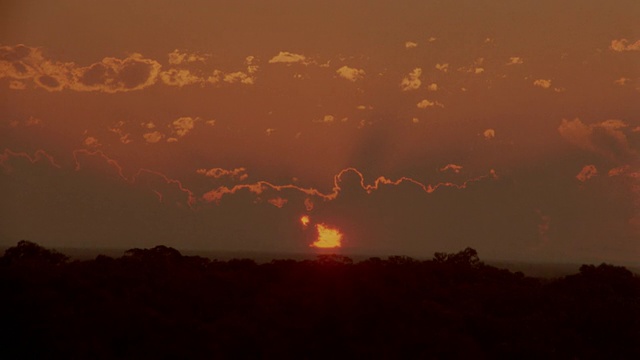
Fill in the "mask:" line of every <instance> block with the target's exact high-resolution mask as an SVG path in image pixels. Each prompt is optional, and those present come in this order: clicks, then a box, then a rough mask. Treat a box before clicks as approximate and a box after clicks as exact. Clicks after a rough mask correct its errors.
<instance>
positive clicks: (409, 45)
mask: <svg viewBox="0 0 640 360" xmlns="http://www.w3.org/2000/svg"><path fill="white" fill-rule="evenodd" d="M404 47H405V48H407V49H413V48H417V47H418V43H415V42H413V41H407V42H405V43H404Z"/></svg>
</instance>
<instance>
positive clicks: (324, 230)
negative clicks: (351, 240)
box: [309, 224, 343, 249]
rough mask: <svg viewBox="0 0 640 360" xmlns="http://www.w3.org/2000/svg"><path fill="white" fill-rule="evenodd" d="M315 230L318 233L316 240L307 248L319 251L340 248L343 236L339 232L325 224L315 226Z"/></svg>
mask: <svg viewBox="0 0 640 360" xmlns="http://www.w3.org/2000/svg"><path fill="white" fill-rule="evenodd" d="M316 230H317V231H318V238H317V239H316V241H314V242H313V243H312V244H311V245H309V246H311V247H315V248H319V249H333V248H339V247H342V236H343V235H342V233H341V232H340V230H338V229H335V228H332V227H329V226H327V225H325V224H316Z"/></svg>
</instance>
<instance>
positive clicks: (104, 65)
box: [68, 53, 161, 93]
mask: <svg viewBox="0 0 640 360" xmlns="http://www.w3.org/2000/svg"><path fill="white" fill-rule="evenodd" d="M160 68H161V65H160V64H159V63H158V62H157V61H155V60H151V59H146V58H144V57H143V56H142V55H141V54H138V53H134V54H132V55H129V56H128V57H126V58H125V59H117V58H113V57H106V58H104V59H102V61H100V62H98V63H95V64H92V65H90V66H87V67H81V68H75V69H73V70H72V73H73V76H74V79H75V81H74V82H72V83H71V84H70V85H68V86H69V87H70V88H71V89H73V90H78V91H103V92H107V93H116V92H126V91H133V90H141V89H144V88H146V87H148V86H151V85H153V84H155V83H156V81H157V79H158V76H159V74H160Z"/></svg>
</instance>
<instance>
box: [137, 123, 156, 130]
mask: <svg viewBox="0 0 640 360" xmlns="http://www.w3.org/2000/svg"><path fill="white" fill-rule="evenodd" d="M140 125H141V126H142V127H144V128H145V129H155V128H156V124H154V123H153V121H149V122H146V123H145V122H143V123H142V124H140Z"/></svg>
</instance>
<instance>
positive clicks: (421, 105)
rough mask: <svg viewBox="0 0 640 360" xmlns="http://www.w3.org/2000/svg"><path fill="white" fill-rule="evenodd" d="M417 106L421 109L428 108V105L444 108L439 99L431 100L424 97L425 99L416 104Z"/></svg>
mask: <svg viewBox="0 0 640 360" xmlns="http://www.w3.org/2000/svg"><path fill="white" fill-rule="evenodd" d="M416 106H417V107H418V108H419V109H426V108H428V107H433V106H439V107H441V108H444V105H442V104H441V103H440V102H438V101H429V100H427V99H424V100H422V101H420V102H418V103H417V104H416Z"/></svg>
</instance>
